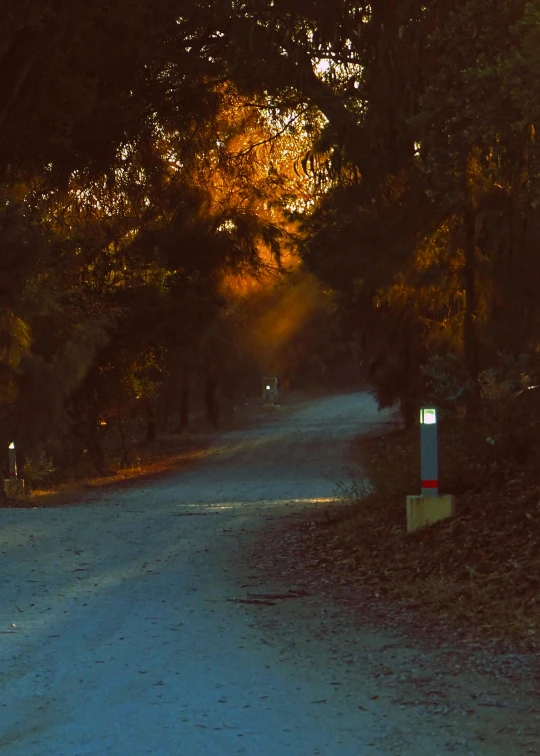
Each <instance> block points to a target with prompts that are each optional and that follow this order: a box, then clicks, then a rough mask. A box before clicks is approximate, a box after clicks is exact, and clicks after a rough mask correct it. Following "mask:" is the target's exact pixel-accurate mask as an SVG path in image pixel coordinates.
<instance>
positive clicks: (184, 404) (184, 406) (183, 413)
mask: <svg viewBox="0 0 540 756" xmlns="http://www.w3.org/2000/svg"><path fill="white" fill-rule="evenodd" d="M189 383H190V381H189V367H188V364H187V361H185V362H184V365H183V367H182V379H181V383H180V430H185V429H186V428H187V427H188V424H189V393H190V385H189Z"/></svg>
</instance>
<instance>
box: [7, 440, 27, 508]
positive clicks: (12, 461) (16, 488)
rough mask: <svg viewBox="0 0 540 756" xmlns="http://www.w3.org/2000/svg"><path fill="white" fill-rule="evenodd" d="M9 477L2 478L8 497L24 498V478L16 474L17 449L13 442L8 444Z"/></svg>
mask: <svg viewBox="0 0 540 756" xmlns="http://www.w3.org/2000/svg"><path fill="white" fill-rule="evenodd" d="M8 461H9V478H8V479H7V480H4V489H5V492H6V494H7V495H8V496H9V498H10V499H23V498H24V480H22V479H21V478H19V477H18V475H17V450H16V448H15V442H14V441H12V442H11V443H10V444H9V446H8Z"/></svg>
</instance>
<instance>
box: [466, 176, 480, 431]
mask: <svg viewBox="0 0 540 756" xmlns="http://www.w3.org/2000/svg"><path fill="white" fill-rule="evenodd" d="M468 184H469V180H468V168H467V166H466V167H465V168H464V173H463V192H464V198H465V210H464V219H463V231H464V240H463V254H464V257H465V264H464V266H463V288H464V290H465V312H464V317H463V351H464V357H465V367H466V369H467V374H468V377H469V387H468V391H467V398H466V412H467V416H468V417H474V416H475V415H477V414H478V411H479V409H480V383H479V381H478V374H479V343H478V331H477V326H476V320H477V316H478V298H477V288H476V278H477V270H476V267H477V266H476V238H475V211H474V207H473V205H472V198H471V196H470V192H469V185H468Z"/></svg>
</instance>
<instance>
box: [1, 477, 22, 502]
mask: <svg viewBox="0 0 540 756" xmlns="http://www.w3.org/2000/svg"><path fill="white" fill-rule="evenodd" d="M4 490H5V492H6V494H7V495H8V497H9V498H10V499H24V497H25V489H24V480H23V479H22V478H9V479H8V480H4Z"/></svg>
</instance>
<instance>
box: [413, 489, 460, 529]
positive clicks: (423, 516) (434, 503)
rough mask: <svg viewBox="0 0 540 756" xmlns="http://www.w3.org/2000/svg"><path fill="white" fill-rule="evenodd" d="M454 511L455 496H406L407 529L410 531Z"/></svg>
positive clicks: (448, 515)
mask: <svg viewBox="0 0 540 756" xmlns="http://www.w3.org/2000/svg"><path fill="white" fill-rule="evenodd" d="M455 513H456V504H455V498H454V497H453V496H450V495H446V496H407V531H408V532H409V533H410V532H411V531H413V530H418V528H424V527H425V526H426V525H433V523H435V522H438V521H439V520H445V519H446V518H447V517H453V516H454V515H455Z"/></svg>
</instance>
